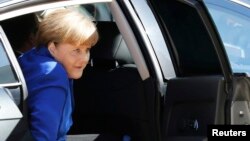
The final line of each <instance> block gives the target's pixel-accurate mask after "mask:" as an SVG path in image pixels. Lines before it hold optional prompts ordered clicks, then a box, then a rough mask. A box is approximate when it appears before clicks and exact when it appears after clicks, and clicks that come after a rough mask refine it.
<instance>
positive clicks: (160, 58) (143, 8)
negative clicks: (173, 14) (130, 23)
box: [131, 0, 176, 79]
mask: <svg viewBox="0 0 250 141" xmlns="http://www.w3.org/2000/svg"><path fill="white" fill-rule="evenodd" d="M143 1H145V0H143ZM143 1H142V0H134V1H131V3H132V4H133V6H134V9H135V11H136V15H138V17H139V18H138V19H139V21H138V22H141V25H142V26H143V29H144V30H145V36H144V37H145V38H148V40H149V42H150V43H151V47H152V50H150V51H151V54H155V56H156V59H157V61H155V62H154V63H155V64H159V65H160V70H161V73H159V76H160V75H162V74H163V77H164V78H165V79H171V78H174V77H176V73H175V70H174V65H173V62H172V59H171V57H170V53H169V51H168V47H167V45H166V42H165V39H164V37H163V35H162V31H161V29H160V27H159V24H158V23H157V21H156V19H155V16H154V14H153V13H152V11H151V9H150V7H149V5H148V4H147V3H146V2H143Z"/></svg>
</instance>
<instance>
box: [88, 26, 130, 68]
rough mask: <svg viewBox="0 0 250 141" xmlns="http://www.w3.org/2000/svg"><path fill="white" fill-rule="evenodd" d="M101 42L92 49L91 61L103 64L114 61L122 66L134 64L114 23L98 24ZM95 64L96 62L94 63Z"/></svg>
mask: <svg viewBox="0 0 250 141" xmlns="http://www.w3.org/2000/svg"><path fill="white" fill-rule="evenodd" d="M97 29H98V32H99V41H98V42H97V44H96V45H95V46H94V47H93V48H92V49H91V59H92V60H93V61H97V62H100V61H98V60H102V61H101V62H104V61H105V60H106V61H113V62H118V64H119V65H122V64H134V61H133V59H132V57H131V55H130V53H129V50H128V48H127V46H126V44H125V42H124V40H123V38H122V36H121V34H120V32H119V30H118V28H117V26H116V24H115V23H114V22H106V21H105V22H98V23H97ZM94 63H95V62H94Z"/></svg>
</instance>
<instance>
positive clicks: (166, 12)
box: [151, 0, 232, 140]
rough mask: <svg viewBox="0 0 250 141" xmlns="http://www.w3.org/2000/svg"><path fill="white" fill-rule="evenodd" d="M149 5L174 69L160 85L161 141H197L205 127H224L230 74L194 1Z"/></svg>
mask: <svg viewBox="0 0 250 141" xmlns="http://www.w3.org/2000/svg"><path fill="white" fill-rule="evenodd" d="M151 3H152V8H154V9H155V11H156V17H158V20H159V21H160V22H159V23H161V25H162V31H163V33H164V34H165V36H166V38H165V40H166V42H167V43H168V45H169V46H168V48H169V50H170V53H171V54H172V60H173V63H174V64H175V70H176V74H177V76H176V78H173V79H170V80H168V81H166V84H167V91H166V94H165V96H164V106H163V112H162V117H163V118H162V136H163V140H192V139H194V140H203V139H206V137H207V126H208V125H209V124H226V122H227V120H228V108H226V106H227V104H228V102H230V101H228V98H229V97H228V96H229V93H230V91H229V90H230V89H231V82H232V80H231V68H230V65H229V62H228V59H227V56H226V53H225V50H224V48H223V45H222V43H221V40H220V38H219V36H218V34H217V32H216V29H215V28H214V26H213V23H212V21H211V19H210V17H209V15H208V12H207V10H206V8H205V6H204V4H203V2H202V1H199V0H177V1H170V0H169V1H163V0H158V1H157V2H153V1H151Z"/></svg>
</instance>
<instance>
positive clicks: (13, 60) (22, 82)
mask: <svg viewBox="0 0 250 141" xmlns="http://www.w3.org/2000/svg"><path fill="white" fill-rule="evenodd" d="M0 38H2V39H3V45H4V48H5V50H6V53H7V55H8V57H9V60H10V63H11V64H12V65H13V69H14V72H15V73H16V75H17V79H18V81H20V82H19V83H13V84H12V83H10V84H1V86H4V85H6V86H16V85H17V84H20V85H21V86H22V90H23V100H25V99H26V98H27V96H28V90H27V86H26V83H25V79H24V76H23V73H22V70H21V68H20V66H19V63H18V62H17V59H16V56H15V54H14V52H13V50H12V48H11V46H10V43H9V41H8V39H7V37H6V36H5V34H4V32H3V29H2V27H1V26H0Z"/></svg>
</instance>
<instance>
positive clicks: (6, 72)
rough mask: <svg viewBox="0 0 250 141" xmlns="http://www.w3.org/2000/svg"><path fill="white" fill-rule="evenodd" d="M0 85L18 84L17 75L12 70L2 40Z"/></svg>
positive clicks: (0, 45)
mask: <svg viewBox="0 0 250 141" xmlns="http://www.w3.org/2000/svg"><path fill="white" fill-rule="evenodd" d="M0 60H1V61H0V84H4V83H13V82H16V79H15V75H14V73H13V70H12V68H11V65H10V62H9V60H8V57H7V54H6V52H5V50H4V47H3V43H2V41H1V40H0Z"/></svg>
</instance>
